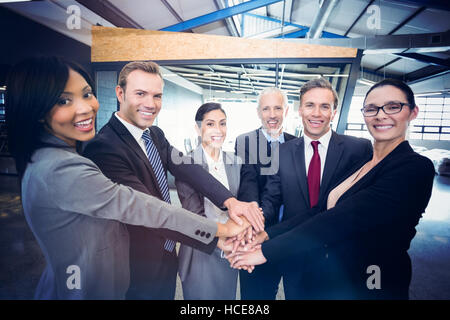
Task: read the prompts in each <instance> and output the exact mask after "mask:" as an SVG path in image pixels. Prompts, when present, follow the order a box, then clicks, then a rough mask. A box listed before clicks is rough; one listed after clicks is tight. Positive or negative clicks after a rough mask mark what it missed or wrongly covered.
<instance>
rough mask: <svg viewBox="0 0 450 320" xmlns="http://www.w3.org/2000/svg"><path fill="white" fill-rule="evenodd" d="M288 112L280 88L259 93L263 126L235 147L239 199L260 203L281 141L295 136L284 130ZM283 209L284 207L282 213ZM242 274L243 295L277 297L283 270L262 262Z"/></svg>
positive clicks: (248, 298)
mask: <svg viewBox="0 0 450 320" xmlns="http://www.w3.org/2000/svg"><path fill="white" fill-rule="evenodd" d="M287 112H288V105H287V97H286V94H285V93H284V92H283V91H282V90H280V89H279V88H277V87H269V88H266V89H264V90H263V91H262V92H261V93H260V94H259V96H258V106H257V114H258V117H259V118H260V120H261V127H260V128H258V129H256V130H252V131H250V132H247V133H244V134H242V135H240V136H238V137H237V139H236V146H235V151H236V153H237V154H238V155H239V156H240V157H241V158H242V160H243V162H244V163H243V165H242V168H241V183H240V187H239V193H238V199H239V200H242V201H249V202H251V201H256V202H257V203H258V204H259V203H260V200H261V195H262V193H263V190H264V186H265V184H266V180H267V177H268V176H270V175H272V174H276V172H277V170H278V163H279V161H278V160H279V159H278V149H279V145H280V144H282V143H284V142H286V141H289V140H292V139H294V138H295V136H293V135H291V134H289V133H286V132H283V123H284V119H285V117H286V114H287ZM282 212H283V208H282V207H281V208H280V209H279V214H282ZM239 277H240V287H241V298H242V299H244V300H252V299H263V300H269V299H275V297H276V294H277V290H278V284H279V282H280V278H281V274H280V272H278V270H276V268H274V267H273V266H271V265H270V264H265V265H262V266H259V267H258V268H256V269H255V270H254V271H253V273H251V274H249V273H247V272H246V271H242V272H241V273H240V275H239Z"/></svg>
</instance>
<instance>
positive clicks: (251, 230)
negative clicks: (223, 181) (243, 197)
mask: <svg viewBox="0 0 450 320" xmlns="http://www.w3.org/2000/svg"><path fill="white" fill-rule="evenodd" d="M225 206H226V207H227V208H228V214H229V217H230V219H229V220H228V222H227V223H226V224H225V227H226V232H224V233H223V235H219V241H218V243H217V246H218V247H219V248H220V249H222V250H223V251H224V253H225V257H226V258H227V259H228V261H229V262H230V266H231V267H232V268H235V269H244V270H247V271H248V272H249V273H251V272H252V271H253V270H254V269H255V266H256V265H259V264H263V263H265V262H266V261H267V260H266V258H265V257H264V255H263V254H262V251H261V244H262V243H263V242H264V241H266V240H268V235H267V233H266V232H265V231H264V215H263V211H262V209H261V208H259V207H258V204H257V203H256V202H250V203H249V202H241V201H238V200H236V199H234V198H231V199H228V200H227V201H226V202H225Z"/></svg>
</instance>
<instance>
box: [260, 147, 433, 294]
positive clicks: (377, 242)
mask: <svg viewBox="0 0 450 320" xmlns="http://www.w3.org/2000/svg"><path fill="white" fill-rule="evenodd" d="M367 160H369V159H366V160H364V161H362V162H361V163H359V164H357V165H356V166H355V168H353V170H351V171H352V172H349V173H348V174H347V175H346V176H344V177H343V178H342V179H340V181H339V182H338V183H336V184H335V186H337V185H338V184H339V183H341V182H342V181H344V180H345V179H346V178H347V177H348V176H349V175H351V174H352V173H353V172H354V171H356V170H357V169H358V168H360V167H361V166H362V165H363V164H364V162H366V161H367ZM434 174H435V172H434V166H433V163H432V162H431V161H430V160H429V159H428V158H425V157H423V156H421V155H419V154H417V153H415V152H414V151H413V150H412V148H411V147H410V145H409V143H408V142H407V141H404V142H402V143H401V144H400V145H399V146H397V148H396V149H394V150H393V151H392V152H391V153H390V154H389V155H387V156H386V157H385V158H384V159H383V160H382V161H380V163H378V164H377V165H376V166H375V167H374V168H373V169H372V170H370V171H369V172H368V173H367V174H366V175H365V176H364V177H363V178H361V180H359V181H358V182H357V183H356V184H355V185H353V186H352V187H351V188H350V189H349V190H347V192H345V193H344V194H343V195H342V196H341V197H340V199H339V201H338V202H337V203H336V206H335V207H334V208H332V209H330V210H327V211H324V212H321V213H319V214H314V212H313V213H312V214H311V215H310V217H309V218H306V219H305V218H304V216H301V215H298V216H295V217H293V218H292V219H291V220H287V221H285V222H283V223H281V224H279V225H277V226H275V227H273V229H269V230H268V234H269V237H270V240H269V241H267V242H265V243H263V245H262V251H263V254H264V256H265V257H266V258H267V259H268V261H272V262H275V263H277V264H278V265H279V266H280V268H282V269H286V268H287V269H289V268H291V267H293V266H297V267H299V266H301V267H302V268H305V269H307V270H306V271H305V277H304V278H303V279H302V280H303V283H298V284H297V285H298V286H303V288H305V289H306V290H309V292H310V295H309V296H308V298H320V299H396V298H397V299H398V298H400V299H407V298H408V287H409V283H410V281H411V261H410V258H409V256H408V253H407V250H408V249H409V246H410V242H411V240H412V239H413V237H414V235H415V233H416V230H415V226H416V225H417V224H418V222H419V219H420V218H421V216H422V213H423V212H424V210H425V208H426V206H427V205H428V201H429V199H430V196H431V190H432V186H433V179H434ZM312 211H314V210H312ZM293 244H295V245H293ZM286 261H289V265H288V264H286ZM305 261H307V262H308V265H305V263H304V262H305ZM302 262H303V263H302ZM374 265H375V266H378V267H379V268H380V275H381V277H380V279H381V289H372V290H369V289H368V287H367V283H366V282H367V281H368V278H369V277H370V276H371V275H372V274H373V272H372V271H368V267H369V266H374Z"/></svg>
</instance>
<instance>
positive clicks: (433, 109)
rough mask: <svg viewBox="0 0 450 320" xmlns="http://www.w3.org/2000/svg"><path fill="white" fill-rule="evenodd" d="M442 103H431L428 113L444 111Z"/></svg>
mask: <svg viewBox="0 0 450 320" xmlns="http://www.w3.org/2000/svg"><path fill="white" fill-rule="evenodd" d="M442 107H443V106H442V105H429V106H428V107H427V113H428V112H430V111H431V112H442Z"/></svg>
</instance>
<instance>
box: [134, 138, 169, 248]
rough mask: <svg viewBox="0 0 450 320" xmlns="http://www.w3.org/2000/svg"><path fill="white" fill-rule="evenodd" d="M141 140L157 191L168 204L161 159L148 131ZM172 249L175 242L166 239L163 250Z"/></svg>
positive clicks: (167, 189)
mask: <svg viewBox="0 0 450 320" xmlns="http://www.w3.org/2000/svg"><path fill="white" fill-rule="evenodd" d="M142 139H143V140H144V142H145V151H146V152H147V158H148V161H149V162H150V165H151V166H152V169H153V172H154V173H155V176H156V181H157V182H158V186H159V190H161V194H162V197H163V200H164V201H165V202H167V203H170V194H169V186H168V184H167V177H166V173H165V172H164V167H163V165H162V162H161V158H160V157H159V153H158V150H157V149H156V147H155V144H154V143H153V140H152V137H151V136H150V131H149V130H145V131H144V133H143V134H142ZM174 248H175V241H173V240H170V239H167V240H166V242H165V243H164V249H166V250H167V251H169V252H172V251H173V249H174Z"/></svg>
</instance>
